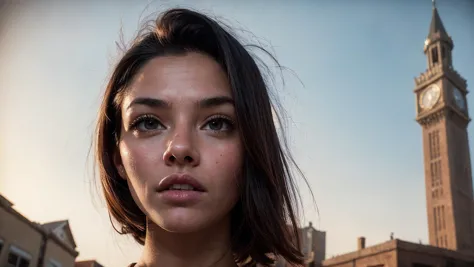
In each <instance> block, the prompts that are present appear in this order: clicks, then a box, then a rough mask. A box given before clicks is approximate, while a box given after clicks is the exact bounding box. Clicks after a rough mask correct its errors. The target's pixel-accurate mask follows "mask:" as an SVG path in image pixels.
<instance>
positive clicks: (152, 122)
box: [145, 120, 156, 129]
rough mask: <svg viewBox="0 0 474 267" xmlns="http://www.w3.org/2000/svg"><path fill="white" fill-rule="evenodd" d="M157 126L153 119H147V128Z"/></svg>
mask: <svg viewBox="0 0 474 267" xmlns="http://www.w3.org/2000/svg"><path fill="white" fill-rule="evenodd" d="M155 126H156V123H155V122H154V121H153V120H146V121H145V128H147V129H154V128H155Z"/></svg>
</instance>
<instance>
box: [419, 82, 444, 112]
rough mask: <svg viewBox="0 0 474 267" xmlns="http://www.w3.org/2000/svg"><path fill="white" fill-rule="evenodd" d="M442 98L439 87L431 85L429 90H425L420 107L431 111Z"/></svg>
mask: <svg viewBox="0 0 474 267" xmlns="http://www.w3.org/2000/svg"><path fill="white" fill-rule="evenodd" d="M440 96H441V90H440V89H439V87H438V86H437V85H435V84H434V85H431V86H430V87H428V89H425V91H423V93H421V98H420V107H421V108H422V109H430V108H432V107H433V106H434V105H436V103H438V100H439V97H440Z"/></svg>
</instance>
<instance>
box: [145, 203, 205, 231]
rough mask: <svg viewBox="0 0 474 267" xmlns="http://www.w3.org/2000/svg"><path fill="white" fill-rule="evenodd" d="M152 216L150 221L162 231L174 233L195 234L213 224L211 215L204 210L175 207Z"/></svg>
mask: <svg viewBox="0 0 474 267" xmlns="http://www.w3.org/2000/svg"><path fill="white" fill-rule="evenodd" d="M154 215H155V216H153V215H152V216H150V219H151V220H152V221H153V222H154V223H155V224H156V225H158V226H159V227H161V228H162V229H164V230H166V231H168V232H173V233H182V234H187V233H193V232H198V231H200V230H203V229H206V228H208V227H209V226H211V225H212V224H213V222H212V221H211V220H210V218H211V217H213V216H212V215H211V214H206V212H204V211H202V210H195V209H191V208H184V207H174V208H171V209H168V210H166V211H160V212H157V213H156V214H154Z"/></svg>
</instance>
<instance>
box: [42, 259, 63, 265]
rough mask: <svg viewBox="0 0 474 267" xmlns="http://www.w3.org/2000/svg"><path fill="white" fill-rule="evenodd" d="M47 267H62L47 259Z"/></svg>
mask: <svg viewBox="0 0 474 267" xmlns="http://www.w3.org/2000/svg"><path fill="white" fill-rule="evenodd" d="M46 266H47V267H62V265H61V263H59V262H58V261H56V260H53V259H49V261H48V265H46Z"/></svg>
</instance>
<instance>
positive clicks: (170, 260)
mask: <svg viewBox="0 0 474 267" xmlns="http://www.w3.org/2000/svg"><path fill="white" fill-rule="evenodd" d="M139 266H140V267H141V266H146V267H162V266H173V267H181V266H183V267H184V266H199V267H211V266H212V267H234V266H237V265H236V263H235V260H234V256H233V254H232V250H231V241H230V222H228V221H226V222H225V223H219V224H218V225H213V226H212V227H208V229H204V230H202V231H199V232H194V233H186V234H182V233H171V232H168V231H166V230H164V229H163V228H161V227H159V226H158V225H156V224H154V223H153V222H151V221H149V220H148V219H147V231H146V237H145V247H144V251H143V254H142V256H141V258H140V261H139V262H138V263H137V267H139Z"/></svg>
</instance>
